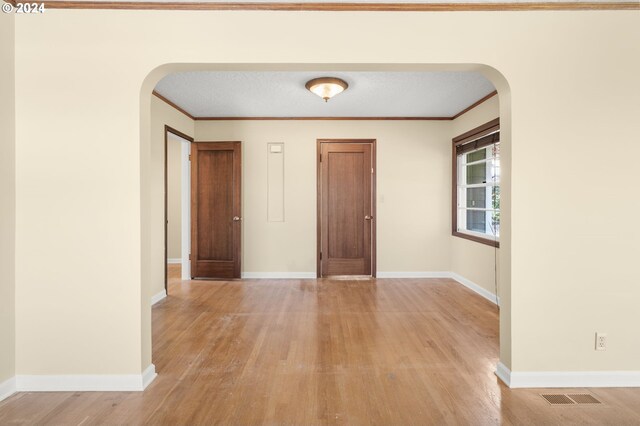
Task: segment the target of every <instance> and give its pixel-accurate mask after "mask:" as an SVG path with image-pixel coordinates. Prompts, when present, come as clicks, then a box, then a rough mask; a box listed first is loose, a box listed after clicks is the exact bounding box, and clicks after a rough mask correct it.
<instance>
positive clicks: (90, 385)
mask: <svg viewBox="0 0 640 426" xmlns="http://www.w3.org/2000/svg"><path fill="white" fill-rule="evenodd" d="M156 376H157V374H156V367H155V366H154V365H153V364H151V365H150V366H149V367H147V368H146V369H145V370H144V372H143V373H142V374H123V375H115V374H114V375H110V374H104V375H62V376H16V390H17V391H18V392H94V391H100V392H111V391H113V392H120V391H122V392H124V391H143V390H145V388H146V387H147V386H149V384H150V383H151V382H152V381H153V380H154V379H155V378H156Z"/></svg>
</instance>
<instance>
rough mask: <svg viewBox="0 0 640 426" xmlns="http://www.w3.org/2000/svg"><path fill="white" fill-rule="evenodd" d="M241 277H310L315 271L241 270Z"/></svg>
mask: <svg viewBox="0 0 640 426" xmlns="http://www.w3.org/2000/svg"><path fill="white" fill-rule="evenodd" d="M242 278H246V279H256V278H267V279H311V278H316V273H315V272H243V273H242Z"/></svg>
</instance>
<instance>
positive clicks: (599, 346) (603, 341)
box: [596, 332, 607, 351]
mask: <svg viewBox="0 0 640 426" xmlns="http://www.w3.org/2000/svg"><path fill="white" fill-rule="evenodd" d="M606 350H607V335H606V334H605V333H598V332H596V351H606Z"/></svg>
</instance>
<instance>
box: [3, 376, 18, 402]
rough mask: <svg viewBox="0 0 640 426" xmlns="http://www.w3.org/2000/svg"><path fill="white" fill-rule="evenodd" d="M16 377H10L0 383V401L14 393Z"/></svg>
mask: <svg viewBox="0 0 640 426" xmlns="http://www.w3.org/2000/svg"><path fill="white" fill-rule="evenodd" d="M16 391H17V390H16V378H15V377H12V378H10V379H8V380H5V381H4V382H2V383H0V401H2V400H5V399H7V398H9V397H10V396H11V395H13V394H14V393H16Z"/></svg>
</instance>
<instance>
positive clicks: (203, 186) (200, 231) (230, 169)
mask: <svg viewBox="0 0 640 426" xmlns="http://www.w3.org/2000/svg"><path fill="white" fill-rule="evenodd" d="M241 164H242V159H241V151H240V142H206V143H204V142H199V143H194V144H192V149H191V275H192V277H193V278H240V231H241V228H242V226H241V223H242V222H241V219H242V218H241V205H240V179H241V176H242V170H241Z"/></svg>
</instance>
